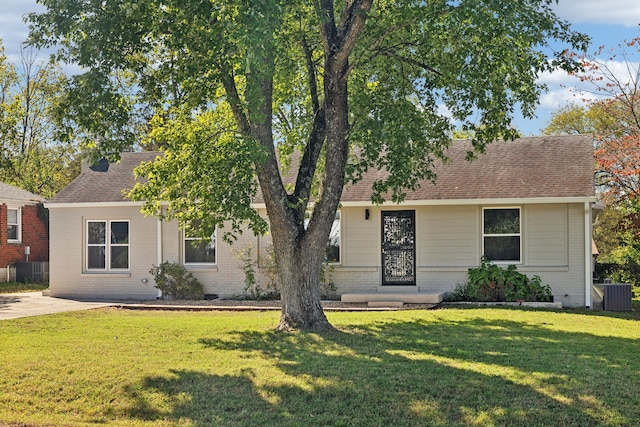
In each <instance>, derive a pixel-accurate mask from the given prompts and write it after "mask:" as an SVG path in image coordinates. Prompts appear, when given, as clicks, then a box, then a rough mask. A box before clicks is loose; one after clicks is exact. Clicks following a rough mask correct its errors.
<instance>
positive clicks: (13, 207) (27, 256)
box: [0, 182, 49, 282]
mask: <svg viewBox="0 0 640 427" xmlns="http://www.w3.org/2000/svg"><path fill="white" fill-rule="evenodd" d="M43 202H44V198H42V197H40V196H38V195H37V194H33V193H31V192H29V191H26V190H23V189H21V188H18V187H14V186H13V185H9V184H5V183H3V182H0V282H8V281H13V280H15V279H16V277H15V268H10V267H9V266H10V265H14V264H15V263H21V262H27V261H32V262H33V261H37V262H47V261H49V237H48V232H47V220H46V215H45V213H44V208H43V205H42V203H43Z"/></svg>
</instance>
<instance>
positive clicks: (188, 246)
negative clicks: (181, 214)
mask: <svg viewBox="0 0 640 427" xmlns="http://www.w3.org/2000/svg"><path fill="white" fill-rule="evenodd" d="M184 263H185V264H215V263H216V233H215V232H214V233H213V234H212V235H211V236H210V237H209V238H208V239H203V238H201V237H196V236H194V235H192V234H191V233H189V232H187V231H185V234H184Z"/></svg>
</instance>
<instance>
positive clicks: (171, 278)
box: [149, 261, 204, 300]
mask: <svg viewBox="0 0 640 427" xmlns="http://www.w3.org/2000/svg"><path fill="white" fill-rule="evenodd" d="M149 273H151V274H152V275H153V279H154V280H155V282H156V288H158V289H160V290H161V291H162V297H163V298H165V297H166V298H168V299H192V300H199V299H203V298H204V289H203V288H202V284H201V283H200V282H199V281H198V279H196V278H195V277H193V274H191V273H190V272H188V271H187V269H186V268H184V266H182V265H180V264H178V263H175V262H168V261H165V262H163V263H162V264H160V265H159V266H155V265H154V266H153V268H152V269H151V270H149Z"/></svg>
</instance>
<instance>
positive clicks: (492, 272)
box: [449, 257, 553, 302]
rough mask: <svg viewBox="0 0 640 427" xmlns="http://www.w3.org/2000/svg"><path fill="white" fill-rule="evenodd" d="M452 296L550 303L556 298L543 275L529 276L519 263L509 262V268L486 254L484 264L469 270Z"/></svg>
mask: <svg viewBox="0 0 640 427" xmlns="http://www.w3.org/2000/svg"><path fill="white" fill-rule="evenodd" d="M449 299H450V300H452V301H489V302H490V301H495V302H503V301H539V302H549V301H552V300H553V296H552V295H551V288H550V287H549V285H543V284H542V279H540V277H539V276H533V277H532V278H529V277H527V276H526V275H524V274H522V273H520V272H518V270H517V268H516V266H515V265H509V266H508V267H507V268H506V269H505V268H502V267H500V266H498V265H495V264H493V263H492V262H491V261H489V260H488V259H487V258H486V257H482V258H481V259H480V266H479V267H475V268H470V269H469V272H468V276H467V281H466V282H465V283H463V284H459V285H457V286H456V288H455V289H454V291H453V292H452V293H451V294H450V296H449Z"/></svg>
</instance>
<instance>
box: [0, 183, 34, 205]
mask: <svg viewBox="0 0 640 427" xmlns="http://www.w3.org/2000/svg"><path fill="white" fill-rule="evenodd" d="M3 200H17V201H22V202H42V201H44V199H43V198H42V197H40V196H38V195H37V194H33V193H31V192H30V191H27V190H23V189H22V188H18V187H14V186H13V185H9V184H5V183H4V182H0V202H1V201H3Z"/></svg>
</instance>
